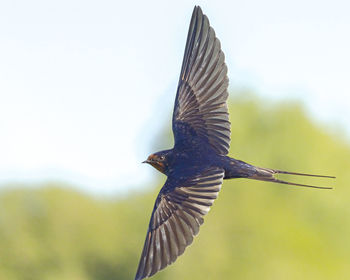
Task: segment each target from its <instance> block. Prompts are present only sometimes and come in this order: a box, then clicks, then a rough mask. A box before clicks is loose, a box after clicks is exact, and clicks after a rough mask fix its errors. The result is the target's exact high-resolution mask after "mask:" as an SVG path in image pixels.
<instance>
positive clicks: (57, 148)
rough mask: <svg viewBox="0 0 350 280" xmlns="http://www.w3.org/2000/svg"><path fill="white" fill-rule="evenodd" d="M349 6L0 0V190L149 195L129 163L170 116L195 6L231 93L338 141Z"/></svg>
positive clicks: (349, 126) (148, 177)
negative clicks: (50, 188)
mask: <svg viewBox="0 0 350 280" xmlns="http://www.w3.org/2000/svg"><path fill="white" fill-rule="evenodd" d="M349 3H350V2H349V1H345V0H344V1H339V0H332V1H314V0H312V1H305V0H304V1H301V0H297V1H296V0H294V1H272V0H267V1H258V0H246V1H196V2H194V1H129V3H128V1H80V0H76V1H59V2H53V1H1V2H0V132H1V135H0V184H5V183H9V182H13V181H16V182H31V183H37V182H43V181H45V180H59V181H63V182H68V183H70V184H73V185H77V186H78V188H80V189H84V190H86V191H88V192H92V193H98V194H101V193H102V194H108V193H113V192H116V191H117V192H118V191H123V190H126V189H127V188H137V187H142V186H147V185H149V184H150V182H151V181H152V177H153V176H154V175H155V172H154V171H151V167H149V166H146V165H142V164H140V162H141V161H142V160H144V159H145V157H147V155H148V154H149V153H151V152H153V151H152V150H151V145H152V144H153V143H155V142H156V140H155V137H156V136H157V133H158V131H159V129H160V127H162V125H163V124H164V120H166V119H168V118H169V116H170V114H171V111H172V107H173V102H174V97H175V90H176V82H177V80H178V76H179V72H180V66H181V62H182V55H183V51H184V46H185V40H186V35H187V28H188V25H189V21H190V17H191V13H192V9H193V6H194V5H195V4H199V5H201V7H202V9H203V11H204V13H205V14H207V16H208V17H209V20H210V22H211V25H212V26H213V27H214V29H215V31H216V34H217V36H218V38H219V39H220V41H221V44H222V48H223V50H224V53H225V55H226V62H227V65H228V69H229V74H228V75H229V78H230V86H231V88H240V87H246V88H251V89H253V90H255V91H256V92H257V93H258V94H259V96H262V97H266V98H268V99H272V100H276V99H278V100H283V99H285V98H294V99H298V100H301V101H303V102H304V103H305V106H306V108H307V109H308V111H309V112H310V115H311V116H312V117H314V118H315V119H318V120H319V121H321V122H324V123H326V124H328V125H332V124H335V125H337V126H339V125H342V126H343V127H344V129H345V131H347V133H348V135H349V132H350V121H349V120H350V110H349V108H350V82H349V77H350V53H349V50H350V36H349V34H350V17H349V13H350V4H349ZM232 133H233V134H234V131H233V132H232ZM141 143H142V144H141ZM164 148H166V147H164Z"/></svg>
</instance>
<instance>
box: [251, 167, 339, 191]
mask: <svg viewBox="0 0 350 280" xmlns="http://www.w3.org/2000/svg"><path fill="white" fill-rule="evenodd" d="M255 171H256V172H255V174H254V175H252V176H249V179H254V180H260V181H268V182H273V183H280V184H286V185H293V186H299V187H308V188H315V189H332V187H319V186H313V185H305V184H298V183H292V182H288V181H283V180H280V179H277V178H276V177H275V174H289V175H298V176H311V177H322V178H332V179H335V177H334V176H325V175H314V174H305V173H297V172H288V171H281V170H276V169H269V168H263V167H255Z"/></svg>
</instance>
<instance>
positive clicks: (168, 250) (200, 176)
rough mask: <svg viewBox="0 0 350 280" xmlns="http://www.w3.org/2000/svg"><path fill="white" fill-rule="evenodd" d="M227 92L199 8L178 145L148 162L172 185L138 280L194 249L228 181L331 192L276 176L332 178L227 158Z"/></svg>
mask: <svg viewBox="0 0 350 280" xmlns="http://www.w3.org/2000/svg"><path fill="white" fill-rule="evenodd" d="M227 87H228V78H227V67H226V64H225V57H224V54H223V52H222V51H221V47H220V41H219V40H218V39H217V38H216V36H215V32H214V30H213V28H212V27H211V26H210V24H209V20H208V18H207V17H206V16H205V15H203V13H202V10H201V8H200V7H199V6H195V7H194V10H193V13H192V18H191V23H190V27H189V31H188V35H187V42H186V47H185V54H184V58H183V62H182V67H181V73H180V79H179V84H178V87H177V92H176V97H175V106H174V112H173V118H172V129H173V133H174V138H175V141H174V142H175V144H174V147H173V148H172V149H169V150H165V151H160V152H157V153H154V154H151V155H150V156H149V157H148V158H147V160H145V161H144V162H145V163H148V164H150V165H152V166H153V167H154V168H156V169H157V170H159V171H160V172H162V173H164V174H165V175H166V176H167V180H166V182H165V184H164V186H163V187H162V189H161V190H160V192H159V194H158V196H157V198H156V201H155V205H154V208H153V211H152V215H151V220H150V222H149V227H148V231H147V235H146V240H145V243H144V247H143V251H142V254H141V259H140V262H139V266H138V269H137V273H136V277H135V280H140V279H143V278H146V277H150V276H151V275H153V274H155V273H157V272H158V271H159V270H162V269H164V268H165V267H166V266H168V265H169V264H171V263H173V262H174V261H175V260H176V259H177V257H178V256H180V255H181V254H182V253H183V252H184V250H185V248H186V247H187V246H188V245H190V244H191V243H192V241H193V237H194V236H195V235H197V234H198V232H199V227H200V225H201V224H203V221H204V220H203V217H204V215H206V214H207V213H208V211H209V209H210V206H212V204H213V202H214V200H215V199H216V198H217V196H218V193H219V191H220V188H221V185H222V183H223V180H224V179H232V178H248V179H255V180H262V181H269V182H273V183H281V184H288V185H295V186H302V187H311V188H323V189H328V187H317V186H311V185H304V184H297V183H291V182H287V181H282V180H279V179H277V178H276V177H275V175H276V174H279V173H283V174H292V175H302V176H314V177H327V178H334V177H333V176H323V175H311V174H304V173H295V172H287V171H281V170H276V169H270V168H261V167H256V166H253V165H251V164H248V163H246V162H244V161H241V160H237V159H234V158H230V157H228V156H227V154H228V151H229V147H230V122H229V114H228V107H227V103H226V101H227V97H228V92H227Z"/></svg>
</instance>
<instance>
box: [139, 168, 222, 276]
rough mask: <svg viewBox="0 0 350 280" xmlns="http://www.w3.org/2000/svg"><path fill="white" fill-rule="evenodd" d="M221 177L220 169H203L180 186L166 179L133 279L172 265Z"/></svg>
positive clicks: (215, 192) (214, 195)
mask: <svg viewBox="0 0 350 280" xmlns="http://www.w3.org/2000/svg"><path fill="white" fill-rule="evenodd" d="M223 177H224V171H223V170H222V169H220V168H209V169H206V170H205V171H204V172H201V174H197V175H194V176H192V177H191V178H189V179H187V180H184V181H183V183H181V184H179V183H176V179H175V178H174V179H172V178H171V177H168V180H167V181H166V183H165V185H164V186H163V188H162V190H161V191H160V193H159V195H158V197H157V199H156V202H155V205H154V209H153V213H152V216H151V220H150V223H149V228H148V232H147V235H146V241H145V244H144V247H143V251H142V255H141V259H140V263H139V266H138V269H137V273H136V277H135V280H140V279H143V278H145V277H149V276H151V275H153V274H155V273H156V272H157V271H159V270H161V269H163V268H165V267H166V266H167V265H169V264H171V263H173V262H174V261H175V260H176V258H177V257H178V256H180V255H181V254H182V253H183V252H184V250H185V248H186V247H187V246H188V245H190V244H191V243H192V240H193V237H194V236H195V235H196V234H197V233H198V231H199V226H200V225H201V224H202V223H203V221H204V220H203V216H204V215H205V214H207V213H208V211H209V209H210V206H211V205H212V204H213V201H214V199H216V198H217V196H218V192H219V191H220V188H221V184H222V180H223ZM174 182H175V183H174ZM174 185H175V186H174Z"/></svg>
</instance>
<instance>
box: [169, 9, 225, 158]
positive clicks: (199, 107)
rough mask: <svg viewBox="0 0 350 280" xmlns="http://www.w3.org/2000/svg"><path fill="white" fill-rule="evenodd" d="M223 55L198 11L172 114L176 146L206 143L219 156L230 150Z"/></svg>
mask: <svg viewBox="0 0 350 280" xmlns="http://www.w3.org/2000/svg"><path fill="white" fill-rule="evenodd" d="M227 87H228V78H227V67H226V64H225V57H224V53H223V52H222V51H221V48H220V42H219V40H218V39H217V38H216V37H215V32H214V30H213V28H212V27H210V25H209V21H208V18H207V17H206V16H205V15H203V13H202V10H201V8H200V7H198V6H197V7H195V8H194V10H193V14H192V19H191V23H190V28H189V31H188V35H187V42H186V48H185V54H184V59H183V62H182V68H181V74H180V80H179V85H178V88H177V93H176V99H175V108H174V113H173V132H174V137H175V145H176V144H177V143H180V142H182V143H186V142H188V143H190V142H191V141H192V139H193V137H200V138H202V139H204V141H205V142H207V143H208V144H209V145H210V146H211V147H212V148H213V149H214V150H215V151H216V152H217V153H218V154H221V155H225V154H227V153H228V150H229V147H230V122H229V115H228V109H227V104H226V100H227V97H228V92H227Z"/></svg>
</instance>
